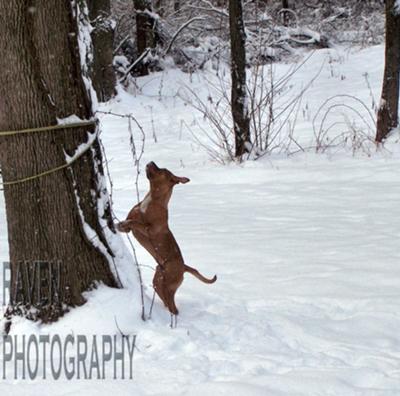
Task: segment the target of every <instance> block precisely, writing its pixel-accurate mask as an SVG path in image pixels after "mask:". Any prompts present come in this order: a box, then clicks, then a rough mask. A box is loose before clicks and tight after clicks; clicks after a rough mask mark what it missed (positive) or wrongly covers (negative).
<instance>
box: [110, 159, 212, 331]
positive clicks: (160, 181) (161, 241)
mask: <svg viewBox="0 0 400 396" xmlns="http://www.w3.org/2000/svg"><path fill="white" fill-rule="evenodd" d="M146 176H147V178H148V179H149V182H150V191H149V192H148V193H147V195H146V196H145V197H144V199H143V200H142V201H140V202H139V203H138V204H137V205H135V206H134V207H133V208H132V209H131V211H130V212H129V214H128V216H127V218H126V220H124V221H122V222H120V223H119V224H117V229H118V230H119V231H120V232H130V231H132V233H133V235H134V237H135V238H136V239H137V240H138V242H139V243H140V244H141V245H142V246H143V247H144V248H145V249H146V250H147V251H148V252H149V253H150V254H151V255H152V256H153V258H154V259H155V260H156V262H157V267H156V272H155V274H154V278H153V287H154V290H155V292H156V293H157V295H158V296H159V297H160V299H161V300H162V301H163V303H164V305H165V306H166V307H167V308H168V310H169V311H170V312H171V315H178V309H177V307H176V305H175V293H176V291H177V290H178V288H179V286H180V285H181V284H182V282H183V275H184V273H185V272H189V273H190V274H192V275H193V276H195V277H196V278H197V279H199V280H201V281H202V282H204V283H214V282H215V281H216V280H217V277H216V276H214V277H213V278H212V279H208V278H206V277H204V276H203V275H201V274H200V273H199V272H198V271H197V270H196V269H195V268H192V267H189V266H188V265H186V264H185V263H184V260H183V256H182V253H181V250H180V249H179V246H178V244H177V242H176V240H175V238H174V236H173V234H172V232H171V230H170V229H169V227H168V203H169V200H170V198H171V195H172V190H173V188H174V186H175V185H176V184H179V183H182V184H185V183H188V182H189V181H190V180H189V179H188V178H187V177H178V176H175V175H174V174H173V173H171V172H170V171H169V170H168V169H160V168H159V167H158V166H157V165H156V164H155V163H154V162H149V163H148V164H147V166H146ZM175 319H176V316H175ZM171 325H172V318H171ZM171 327H172V326H171Z"/></svg>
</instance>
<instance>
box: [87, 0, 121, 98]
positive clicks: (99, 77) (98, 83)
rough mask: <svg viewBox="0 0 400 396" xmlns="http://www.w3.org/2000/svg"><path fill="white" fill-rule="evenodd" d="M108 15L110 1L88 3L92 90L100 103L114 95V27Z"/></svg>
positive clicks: (99, 0) (97, 0)
mask: <svg viewBox="0 0 400 396" xmlns="http://www.w3.org/2000/svg"><path fill="white" fill-rule="evenodd" d="M110 14H111V7H110V0H95V1H89V15H90V20H91V24H92V26H93V30H92V32H91V36H92V42H93V47H94V54H93V55H94V59H93V65H92V69H93V70H92V81H93V88H94V89H95V91H96V93H97V96H98V98H99V100H100V101H102V102H105V101H107V100H109V99H111V98H112V97H113V96H114V94H115V74H114V69H113V65H112V62H113V41H114V25H113V21H112V20H110Z"/></svg>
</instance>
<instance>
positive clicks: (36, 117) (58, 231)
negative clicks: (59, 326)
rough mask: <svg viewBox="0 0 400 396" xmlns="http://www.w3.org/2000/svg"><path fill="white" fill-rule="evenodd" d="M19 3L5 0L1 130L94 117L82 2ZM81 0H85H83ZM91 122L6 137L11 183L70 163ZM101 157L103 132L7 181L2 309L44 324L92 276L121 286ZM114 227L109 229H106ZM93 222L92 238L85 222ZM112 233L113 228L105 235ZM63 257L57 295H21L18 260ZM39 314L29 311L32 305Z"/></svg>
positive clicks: (4, 160)
mask: <svg viewBox="0 0 400 396" xmlns="http://www.w3.org/2000/svg"><path fill="white" fill-rule="evenodd" d="M35 4H39V3H38V2H35V1H33V0H32V1H26V0H13V1H2V2H0V37H1V43H2V44H1V47H2V48H1V57H0V70H1V73H0V130H3V131H4V130H19V129H24V128H34V127H42V126H48V125H56V124H57V119H60V118H65V117H67V116H70V115H71V114H75V115H77V116H78V117H80V118H81V119H90V118H91V117H92V116H93V114H92V109H91V101H90V98H89V96H88V92H87V87H85V85H84V82H83V75H82V70H81V65H80V57H79V54H80V52H79V45H78V28H77V18H78V16H77V15H76V9H75V10H73V9H72V5H71V4H72V3H70V2H69V1H55V2H49V1H42V2H40V5H37V6H35ZM79 4H81V2H79ZM94 129H95V128H94V127H80V128H74V129H67V130H63V129H60V130H57V131H54V132H51V131H50V132H44V133H31V134H27V135H17V136H10V137H0V165H1V169H2V175H3V180H4V181H5V182H6V181H12V180H17V179H21V178H24V177H27V176H31V175H36V174H38V173H40V172H43V171H46V170H49V169H52V168H54V167H57V166H59V165H62V164H65V163H66V158H65V153H67V154H69V155H73V154H74V153H75V151H76V150H77V148H78V146H79V145H81V144H83V143H86V142H87V140H88V136H89V135H88V133H94ZM102 173H103V169H102V156H101V151H100V147H99V142H98V140H97V138H96V139H95V141H94V144H93V147H92V149H91V150H89V151H88V152H86V153H85V154H84V155H83V156H82V157H81V158H80V159H79V160H77V161H76V162H74V163H73V164H71V166H70V167H69V168H67V169H64V170H60V171H58V172H55V173H51V174H49V175H47V176H44V177H40V178H35V179H34V180H31V181H28V182H24V183H19V184H15V185H11V186H7V185H6V186H5V188H4V196H5V203H6V213H7V227H8V239H9V252H10V262H11V304H10V306H9V307H8V309H7V313H6V316H8V317H10V316H12V315H14V314H19V315H24V316H27V317H28V318H30V319H33V320H36V319H40V320H42V321H44V322H48V321H55V320H57V319H58V318H59V317H60V316H61V315H63V313H64V312H65V310H66V309H67V308H66V307H67V306H69V307H71V306H77V305H81V304H83V303H84V302H85V300H84V298H83V296H82V292H84V291H85V290H88V289H90V288H91V287H92V286H93V285H94V283H95V282H103V283H105V284H106V285H108V286H112V287H116V286H117V282H116V280H115V278H114V276H113V273H112V272H111V269H110V263H109V260H110V257H113V252H112V250H111V248H110V247H109V245H108V241H107V238H106V236H105V235H106V232H108V231H110V232H112V227H113V225H112V219H111V216H110V209H109V206H108V204H107V203H106V204H105V207H104V210H103V208H102V207H101V205H100V204H99V198H100V197H101V196H103V194H104V193H105V191H104V186H101V185H100V184H101V177H102ZM108 227H110V228H111V230H110V228H108ZM89 228H90V229H91V231H92V232H91V235H94V238H93V237H91V236H90V235H89V233H88V229H89ZM107 235H108V234H107ZM38 260H40V261H44V262H54V261H59V262H61V273H60V288H59V290H57V293H58V301H55V302H53V303H52V304H47V305H46V304H44V303H43V300H41V299H40V298H39V297H38V296H39V294H38V293H36V291H38V292H39V291H40V288H41V287H42V286H41V284H40V282H36V281H35V279H31V282H33V294H32V293H31V295H33V296H34V298H33V299H32V301H30V302H29V301H28V300H29V298H27V294H29V288H28V287H27V285H25V284H24V285H23V286H24V287H23V289H24V290H23V293H22V294H21V293H17V292H18V290H17V281H18V279H17V275H18V268H24V269H25V270H26V269H27V266H25V267H23V266H22V267H21V266H20V264H21V263H26V264H27V265H31V264H32V263H34V262H36V261H38ZM32 306H35V307H36V308H37V311H36V313H35V312H33V311H30V312H29V309H30V307H32Z"/></svg>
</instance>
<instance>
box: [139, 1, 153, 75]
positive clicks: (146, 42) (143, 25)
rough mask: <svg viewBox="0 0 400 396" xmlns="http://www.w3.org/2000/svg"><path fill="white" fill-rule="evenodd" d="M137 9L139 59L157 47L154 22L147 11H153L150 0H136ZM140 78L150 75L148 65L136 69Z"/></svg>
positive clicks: (141, 65)
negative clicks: (147, 51)
mask: <svg viewBox="0 0 400 396" xmlns="http://www.w3.org/2000/svg"><path fill="white" fill-rule="evenodd" d="M133 3H134V6H135V9H136V11H137V12H136V43H137V45H136V46H137V52H138V57H139V56H140V55H142V54H143V53H144V52H145V51H146V50H147V48H153V47H155V45H156V36H155V33H154V29H153V24H154V20H153V18H151V17H150V15H149V14H146V12H145V11H151V5H150V3H149V2H148V0H134V1H133ZM136 70H137V72H138V74H139V75H140V76H145V75H147V74H149V70H148V67H147V65H146V64H145V63H144V62H141V63H140V65H139V66H138V67H137V68H136Z"/></svg>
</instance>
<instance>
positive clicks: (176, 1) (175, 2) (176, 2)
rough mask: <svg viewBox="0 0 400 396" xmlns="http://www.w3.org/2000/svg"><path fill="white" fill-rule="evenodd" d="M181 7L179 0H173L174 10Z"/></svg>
mask: <svg viewBox="0 0 400 396" xmlns="http://www.w3.org/2000/svg"><path fill="white" fill-rule="evenodd" d="M180 9H181V2H180V1H179V0H175V1H174V11H175V12H177V11H179V10H180Z"/></svg>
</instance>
